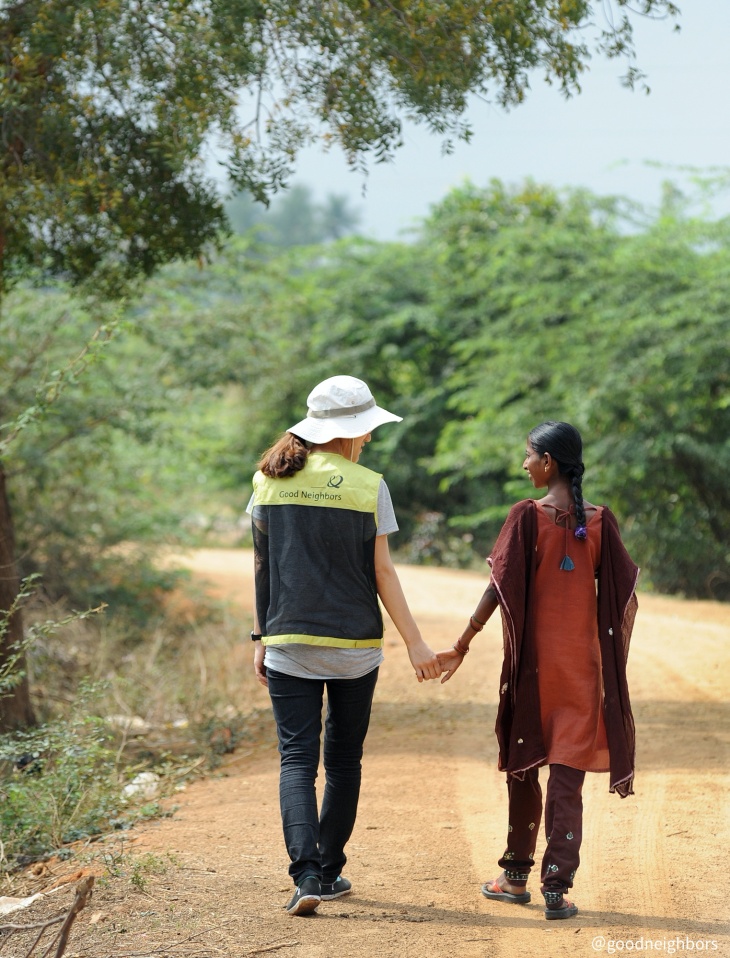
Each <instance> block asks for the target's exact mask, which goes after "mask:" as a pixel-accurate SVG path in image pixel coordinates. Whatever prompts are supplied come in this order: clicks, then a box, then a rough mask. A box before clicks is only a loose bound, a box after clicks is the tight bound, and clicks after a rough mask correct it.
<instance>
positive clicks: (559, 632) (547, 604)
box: [439, 422, 639, 919]
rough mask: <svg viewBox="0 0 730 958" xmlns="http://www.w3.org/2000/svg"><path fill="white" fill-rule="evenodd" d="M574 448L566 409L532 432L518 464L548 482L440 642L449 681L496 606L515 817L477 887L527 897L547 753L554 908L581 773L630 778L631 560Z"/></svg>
mask: <svg viewBox="0 0 730 958" xmlns="http://www.w3.org/2000/svg"><path fill="white" fill-rule="evenodd" d="M582 448H583V446H582V441H581V437H580V433H579V432H578V430H577V429H575V427H574V426H571V425H570V424H569V423H565V422H545V423H542V424H541V425H540V426H537V427H535V429H533V430H532V432H531V433H530V434H529V436H528V440H527V449H526V455H525V461H524V463H523V468H524V469H525V470H526V472H527V473H528V475H529V477H530V480H531V481H532V484H533V485H534V486H535V488H536V489H546V490H547V492H546V494H545V496H544V497H543V498H542V499H540V500H537V501H536V500H534V499H527V500H524V501H522V502H519V503H517V505H515V506H513V507H512V509H511V510H510V513H509V515H508V517H507V520H506V521H505V524H504V526H503V527H502V531H501V532H500V534H499V537H498V539H497V542H496V543H495V546H494V549H493V550H492V554H491V555H490V557H489V559H488V560H487V561H488V562H489V564H490V566H491V569H492V575H491V579H490V582H489V585H488V586H487V589H486V591H485V592H484V595H483V596H482V598H481V599H480V601H479V604H478V605H477V608H476V611H475V612H474V615H472V616H471V618H470V620H469V624H468V625H467V627H466V628H465V629H464V631H463V632H462V634H461V636H460V637H459V638H458V639H457V641H456V643H455V645H454V646H453V647H452V648H451V649H448V650H446V651H444V652H440V653H439V662H440V665H441V668H442V669H443V670H444V673H445V674H444V675H443V677H442V679H441V681H442V682H446V681H448V680H449V679H450V678H451V676H452V675H453V674H454V672H455V671H456V670H457V669H458V668H459V666H460V665H461V663H462V662H463V660H464V656H465V655H466V654H467V652H468V651H469V644H470V642H471V640H472V639H473V638H474V636H475V635H476V634H477V633H478V632H481V630H482V629H483V627H484V624H485V623H486V621H487V619H488V618H489V617H490V616H491V615H492V613H493V612H494V611H495V609H496V608H497V607H498V606H499V607H500V610H501V613H502V624H503V631H504V651H505V656H504V665H503V668H502V677H501V680H500V703H499V711H498V715H497V727H496V732H497V738H498V741H499V768H500V769H502V770H504V771H506V772H507V790H508V797H509V825H508V833H507V848H506V849H505V852H504V854H503V855H502V857H501V858H500V859H499V865H500V866H501V867H502V868H503V869H504V870H503V871H502V873H501V874H500V875H499V876H498V877H497V878H496V879H494V880H492V881H488V882H486V883H485V884H484V885H483V886H482V894H483V895H484V896H485V897H486V898H490V899H493V900H496V901H505V902H514V903H517V904H526V903H527V902H529V901H530V893H529V892H528V891H527V887H526V886H527V880H528V877H529V874H530V870H531V868H532V867H533V865H534V854H535V847H536V844H537V833H538V829H539V827H540V820H541V818H542V813H543V801H542V792H541V789H540V784H539V782H538V769H539V767H540V766H542V765H549V766H550V775H549V779H548V784H547V795H546V801H545V832H546V837H547V848H546V851H545V854H544V856H543V860H542V868H541V879H542V894H543V896H544V898H545V917H546V918H548V919H560V918H570V917H572V916H573V915H575V914H577V912H578V909H577V907H576V906H575V905H574V904H573V903H572V902H571V901H568V899H567V898H565V897H564V893H565V892H566V891H567V890H568V889H569V888H572V886H573V878H574V877H575V873H576V870H577V868H578V864H579V861H580V859H579V852H580V843H581V834H582V818H583V804H582V797H581V793H582V788H583V780H584V778H585V773H586V772H608V773H609V776H610V777H609V787H610V790H611V791H612V792H613V791H615V792H618V793H619V795H621V796H622V797H625V796H626V795H629V794H631V793H632V792H633V787H632V783H633V777H634V723H633V718H632V715H631V706H630V703H629V695H628V687H627V684H626V657H627V655H628V648H629V640H630V637H631V630H632V628H633V622H634V616H635V614H636V608H637V601H636V593H635V587H636V579H637V576H638V572H639V570H638V568H637V567H636V566H635V565H634V563H633V562H632V561H631V559H630V557H629V555H628V553H627V552H626V549H625V548H624V546H623V543H622V542H621V537H620V535H619V531H618V524H617V522H616V519H615V517H614V516H613V514H612V513H611V511H610V510H609V509H608V508H607V507H605V506H594V505H591V503H589V502H587V501H586V500H585V499H584V498H583V484H582V480H583V471H584V466H583V460H582V455H583V452H582Z"/></svg>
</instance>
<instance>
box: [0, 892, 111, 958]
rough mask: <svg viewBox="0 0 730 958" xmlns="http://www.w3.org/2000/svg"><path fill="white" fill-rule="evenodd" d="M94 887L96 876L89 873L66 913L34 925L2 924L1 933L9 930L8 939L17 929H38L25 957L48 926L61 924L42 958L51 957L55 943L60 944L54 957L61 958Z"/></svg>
mask: <svg viewBox="0 0 730 958" xmlns="http://www.w3.org/2000/svg"><path fill="white" fill-rule="evenodd" d="M93 888H94V876H93V875H88V876H87V877H86V878H83V879H82V880H81V881H80V882H79V883H78V885H77V886H76V897H75V898H74V900H73V903H72V905H71V907H70V908H69V910H68V912H67V913H66V914H65V915H59V916H58V917H56V918H49V919H48V921H41V922H36V923H35V924H32V925H15V924H12V925H0V935H2V934H4V933H5V932H7V933H8V934H7V938H5V941H7V940H8V939H9V938H10V937H11V935H13V934H14V933H15V932H16V931H35V930H38V934H37V936H36V938H35V941H34V942H33V944H32V945H31V946H30V948H29V949H28V951H26V953H25V955H24V956H23V958H30V956H31V955H32V954H33V952H34V951H35V950H36V947H37V946H38V944H39V942H40V940H41V938H42V937H43V935H44V933H45V932H46V930H47V929H48V928H52V927H53V925H58V924H61V923H63V924H61V928H60V929H59V932H58V934H57V935H56V937H55V938H53V939H52V941H51V943H50V944H49V945H48V947H47V948H46V950H45V951H44V952H43V954H42V955H41V958H49V956H50V954H51V950H52V949H53V947H54V945H56V944H57V945H58V947H57V948H56V951H55V953H54V956H53V958H61V956H62V955H63V953H64V952H65V951H66V945H67V944H68V938H69V935H70V934H71V928H72V926H73V923H74V922H75V921H76V917H77V915H78V913H79V912H80V911H82V909H84V908H85V907H86V906H87V905H88V903H89V900H90V899H91V892H92V889H93Z"/></svg>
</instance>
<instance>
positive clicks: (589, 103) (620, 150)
mask: <svg viewBox="0 0 730 958" xmlns="http://www.w3.org/2000/svg"><path fill="white" fill-rule="evenodd" d="M680 7H681V10H682V14H681V17H680V21H679V22H680V24H681V32H679V33H675V32H674V31H673V29H672V25H671V22H669V21H659V22H650V21H645V22H638V23H637V27H636V31H635V36H636V48H637V55H638V63H639V66H640V67H641V68H642V69H643V70H644V72H645V73H647V74H648V84H649V86H650V87H651V93H650V94H649V95H646V94H645V93H642V92H640V91H638V90H637V91H635V92H633V93H632V92H631V91H629V90H627V89H625V88H624V87H623V86H621V83H620V76H621V73H622V72H623V65H622V63H621V62H620V61H615V60H614V61H608V60H605V59H600V60H599V59H598V58H597V57H594V60H593V63H592V66H591V69H590V72H588V73H586V74H584V76H583V78H582V80H581V84H582V87H583V92H582V93H581V94H580V95H578V96H575V97H573V98H572V99H570V100H564V99H563V98H562V97H561V95H560V93H559V91H558V90H557V89H556V88H554V87H549V86H547V85H546V84H545V83H544V82H543V80H542V79H541V78H540V77H538V76H536V77H535V78H534V79H533V81H532V82H533V85H534V88H533V90H532V91H531V92H529V93H528V95H527V101H526V102H525V103H523V104H522V105H521V106H519V107H516V108H515V109H513V110H512V111H510V112H505V111H503V110H501V109H499V108H498V107H496V106H490V105H488V104H485V103H482V102H479V101H477V100H474V101H473V103H472V106H471V108H470V111H469V119H470V121H471V125H472V127H473V129H474V137H473V139H472V140H471V142H470V143H468V144H462V143H460V144H458V145H457V147H456V151H455V153H454V154H453V155H451V156H442V154H441V144H440V141H439V139H438V138H437V137H434V136H431V135H430V134H429V133H428V132H427V131H425V130H421V129H419V128H417V127H410V128H409V129H408V130H406V133H405V145H404V147H403V148H402V149H401V150H400V151H399V152H398V154H397V156H396V159H395V162H394V163H391V164H387V165H379V166H372V167H371V168H370V175H369V177H368V178H367V183H366V185H367V193H366V195H365V196H364V197H363V195H362V187H363V178H362V176H361V175H360V174H358V173H352V172H350V171H349V170H348V168H347V166H346V164H345V162H344V160H343V158H342V156H341V154H338V153H335V152H331V153H329V154H325V153H322V152H321V151H319V150H314V149H312V150H308V151H307V152H306V153H304V154H303V155H302V156H301V157H300V158H299V160H298V163H297V172H296V175H295V177H294V182H298V183H306V184H308V185H309V186H311V187H312V189H313V190H314V192H315V195H316V196H317V198H318V199H321V198H323V197H324V196H325V195H326V194H327V193H342V194H347V195H348V196H349V197H350V198H351V201H352V203H353V205H355V206H357V207H358V208H359V209H360V211H361V213H362V220H361V230H362V231H363V232H364V233H365V234H367V235H370V236H374V237H377V238H378V239H392V238H395V237H396V236H398V235H400V234H401V233H402V232H403V231H404V230H407V229H408V228H409V227H411V226H412V225H414V224H415V223H417V221H418V220H419V219H420V218H422V217H423V216H425V215H426V214H427V212H428V208H429V206H430V205H431V204H433V203H435V202H437V201H438V200H439V199H440V198H441V197H442V196H444V195H445V193H447V192H448V190H449V189H450V188H451V187H453V186H455V185H457V184H459V183H460V182H462V181H463V180H464V179H465V178H468V179H470V180H472V181H473V182H474V183H476V184H477V185H486V184H487V183H488V181H489V180H490V178H492V177H498V178H500V179H502V180H504V181H505V182H507V183H519V182H520V181H522V180H523V179H524V178H525V177H532V178H533V179H535V180H537V181H539V182H544V183H548V184H551V185H554V186H558V187H561V186H586V187H588V188H590V189H591V190H593V191H594V192H596V193H599V194H602V195H605V194H616V193H619V194H623V195H628V196H631V197H633V198H635V199H639V200H642V201H644V202H648V203H656V202H657V201H658V199H659V196H660V184H661V182H662V180H665V179H675V180H677V181H680V176H679V175H674V174H673V172H672V171H671V170H670V169H657V168H655V167H654V166H652V165H650V164H651V163H655V162H658V163H660V164H662V165H663V166H665V167H677V166H684V165H690V166H695V167H702V168H706V167H712V166H720V167H725V166H727V167H730V108H729V105H728V97H730V52H728V51H729V47H730V0H680ZM725 211H726V210H723V212H725Z"/></svg>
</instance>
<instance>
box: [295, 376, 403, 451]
mask: <svg viewBox="0 0 730 958" xmlns="http://www.w3.org/2000/svg"><path fill="white" fill-rule="evenodd" d="M307 406H308V407H309V408H308V410H307V418H306V419H302V421H301V422H298V423H297V424H296V425H295V426H290V427H289V429H288V430H287V432H293V433H294V435H295V436H299V438H300V439H304V440H306V441H307V442H314V443H324V442H329V441H330V439H355V438H356V437H357V436H365V435H367V433H369V432H372V431H373V429H375V428H376V427H377V426H382V425H383V423H384V422H401V421H402V417H401V416H394V415H393V413H392V412H388V411H387V409H381V408H380V406H376V405H375V400H374V399H373V394H372V393H371V392H370V389H369V387H368V385H367V383H364V382H363V381H362V379H355V377H354V376H331V377H330V378H329V379H325V380H324V382H321V383H319V384H318V385H317V386H315V387H314V389H313V390H312V391H311V393H310V394H309V395H308V396H307Z"/></svg>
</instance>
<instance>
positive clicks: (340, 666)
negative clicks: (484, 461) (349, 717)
mask: <svg viewBox="0 0 730 958" xmlns="http://www.w3.org/2000/svg"><path fill="white" fill-rule="evenodd" d="M255 509H256V502H255V497H254V496H251V500H250V502H249V504H248V508H247V509H246V511H247V512H248V513H249V514H250V515H252V516H255ZM397 531H398V522H397V521H396V518H395V510H394V509H393V500H392V499H391V498H390V491H389V490H388V486H387V485H386V482H385V480H384V479H381V480H380V486H379V488H378V533H377V534H378V535H379V536H387V535H390V533H391V532H397ZM382 661H383V650H382V648H364V649H335V648H327V647H326V646H318V645H292V644H286V645H268V646H266V655H265V657H264V665H265V666H266V668H267V669H273V670H274V671H275V672H282V673H283V674H284V675H293V676H296V677H297V678H302V679H357V678H360V676H362V675H366V674H367V673H368V672H372V670H373V669H375V668H377V667H378V666H379V665H380V663H381V662H382Z"/></svg>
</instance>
